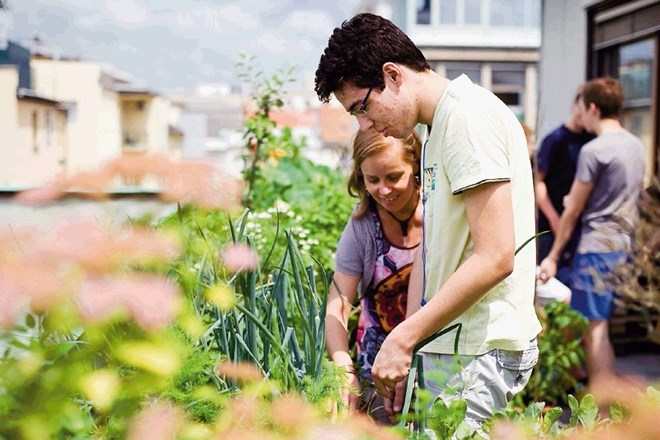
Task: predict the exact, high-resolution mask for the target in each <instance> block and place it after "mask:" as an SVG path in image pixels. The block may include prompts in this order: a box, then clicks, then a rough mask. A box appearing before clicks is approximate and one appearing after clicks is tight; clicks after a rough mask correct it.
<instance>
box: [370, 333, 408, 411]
mask: <svg viewBox="0 0 660 440" xmlns="http://www.w3.org/2000/svg"><path fill="white" fill-rule="evenodd" d="M396 330H397V329H396V328H395V329H394V330H392V333H390V334H389V336H388V337H387V338H385V340H384V341H383V345H381V347H380V350H378V354H376V359H375V360H374V363H373V366H372V367H371V376H372V377H373V378H374V383H375V384H376V389H377V390H378V394H380V395H381V396H383V397H386V398H390V399H395V398H396V395H395V386H396V384H397V383H398V382H401V381H402V380H403V379H405V378H406V376H408V371H410V365H411V364H412V347H408V344H406V343H405V341H400V340H399V339H398V337H397V335H398V332H397V331H396ZM404 386H405V385H404Z"/></svg>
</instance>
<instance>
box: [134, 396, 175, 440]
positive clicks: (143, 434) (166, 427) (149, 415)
mask: <svg viewBox="0 0 660 440" xmlns="http://www.w3.org/2000/svg"><path fill="white" fill-rule="evenodd" d="M182 424H183V414H182V413H181V411H180V410H179V409H177V408H175V407H173V406H171V405H167V404H164V403H156V404H153V405H151V406H150V407H148V408H145V409H143V410H142V411H141V412H140V413H139V414H138V415H137V416H136V417H135V419H134V420H133V422H132V423H131V426H130V428H129V430H128V436H127V438H128V439H129V440H143V439H149V440H174V439H176V438H177V434H178V432H179V430H180V429H181V427H182Z"/></svg>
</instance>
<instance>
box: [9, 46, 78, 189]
mask: <svg viewBox="0 0 660 440" xmlns="http://www.w3.org/2000/svg"><path fill="white" fill-rule="evenodd" d="M0 53H1V52H0ZM25 72H29V69H27V70H25V69H23V70H21V68H20V67H19V66H16V65H10V64H6V65H0V102H1V103H2V106H1V107H2V116H1V117H0V187H1V188H5V189H10V190H13V189H23V188H25V187H28V186H37V185H40V184H42V183H44V181H45V180H48V179H51V178H53V177H54V176H56V175H58V174H60V173H63V172H66V167H67V146H68V130H67V124H68V116H69V114H70V113H72V112H74V111H75V105H73V104H71V103H67V102H62V101H57V100H54V99H49V98H46V97H44V96H41V95H38V94H37V93H35V92H34V91H32V90H30V89H28V88H23V87H20V84H26V81H25ZM21 78H23V79H24V81H21ZM27 83H28V84H29V82H27Z"/></svg>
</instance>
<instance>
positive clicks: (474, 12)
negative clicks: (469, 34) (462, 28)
mask: <svg viewBox="0 0 660 440" xmlns="http://www.w3.org/2000/svg"><path fill="white" fill-rule="evenodd" d="M464 4H465V11H464V12H465V24H481V0H465V3H464Z"/></svg>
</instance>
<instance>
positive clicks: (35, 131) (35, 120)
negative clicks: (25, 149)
mask: <svg viewBox="0 0 660 440" xmlns="http://www.w3.org/2000/svg"><path fill="white" fill-rule="evenodd" d="M38 140H39V114H38V113H37V111H36V110H33V111H32V151H33V152H35V153H37V152H39V144H38V143H37V141H38Z"/></svg>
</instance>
